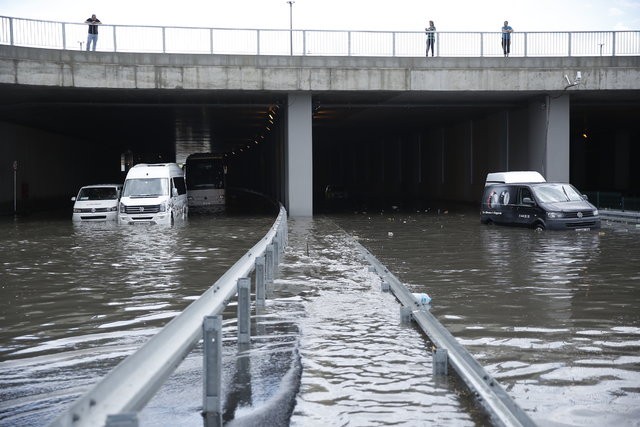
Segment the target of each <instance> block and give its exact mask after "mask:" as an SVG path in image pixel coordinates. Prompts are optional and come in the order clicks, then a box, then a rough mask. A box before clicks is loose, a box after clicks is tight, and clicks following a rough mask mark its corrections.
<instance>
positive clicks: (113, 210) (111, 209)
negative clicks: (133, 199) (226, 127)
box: [109, 206, 118, 212]
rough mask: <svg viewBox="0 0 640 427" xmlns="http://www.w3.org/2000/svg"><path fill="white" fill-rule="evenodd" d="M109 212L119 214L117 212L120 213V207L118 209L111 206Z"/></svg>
mask: <svg viewBox="0 0 640 427" xmlns="http://www.w3.org/2000/svg"><path fill="white" fill-rule="evenodd" d="M109 211H110V212H117V211H118V207H117V206H111V207H110V208H109Z"/></svg>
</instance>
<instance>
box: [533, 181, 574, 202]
mask: <svg viewBox="0 0 640 427" xmlns="http://www.w3.org/2000/svg"><path fill="white" fill-rule="evenodd" d="M532 190H533V193H534V194H535V195H536V198H537V199H538V200H539V201H540V202H542V203H554V202H577V201H580V200H584V199H583V197H582V195H581V194H580V193H578V190H576V189H575V187H573V185H571V184H540V185H534V186H532Z"/></svg>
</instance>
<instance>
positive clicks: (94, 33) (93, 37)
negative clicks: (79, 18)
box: [84, 15, 102, 52]
mask: <svg viewBox="0 0 640 427" xmlns="http://www.w3.org/2000/svg"><path fill="white" fill-rule="evenodd" d="M84 22H85V24H89V35H88V36H87V52H88V51H89V47H90V46H91V42H93V50H94V51H95V50H96V44H97V43H98V25H100V24H102V22H100V20H99V19H98V18H96V15H91V18H89V19H87V20H86V21H84Z"/></svg>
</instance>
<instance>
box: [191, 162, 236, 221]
mask: <svg viewBox="0 0 640 427" xmlns="http://www.w3.org/2000/svg"><path fill="white" fill-rule="evenodd" d="M184 168H185V179H186V183H187V201H188V204H189V208H193V209H194V210H195V211H197V210H204V211H217V210H222V209H224V207H225V204H226V200H225V187H226V171H227V168H226V165H225V162H224V158H223V156H222V155H221V154H213V153H195V154H191V155H190V156H189V157H187V160H186V161H185V164H184Z"/></svg>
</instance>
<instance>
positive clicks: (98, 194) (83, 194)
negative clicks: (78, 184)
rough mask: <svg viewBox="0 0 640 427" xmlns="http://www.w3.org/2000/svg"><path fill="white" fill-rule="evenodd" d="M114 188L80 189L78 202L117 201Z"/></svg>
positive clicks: (116, 192) (116, 193)
mask: <svg viewBox="0 0 640 427" xmlns="http://www.w3.org/2000/svg"><path fill="white" fill-rule="evenodd" d="M117 199H118V190H117V189H116V187H88V188H87V187H85V188H82V189H80V193H79V194H78V200H117Z"/></svg>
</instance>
